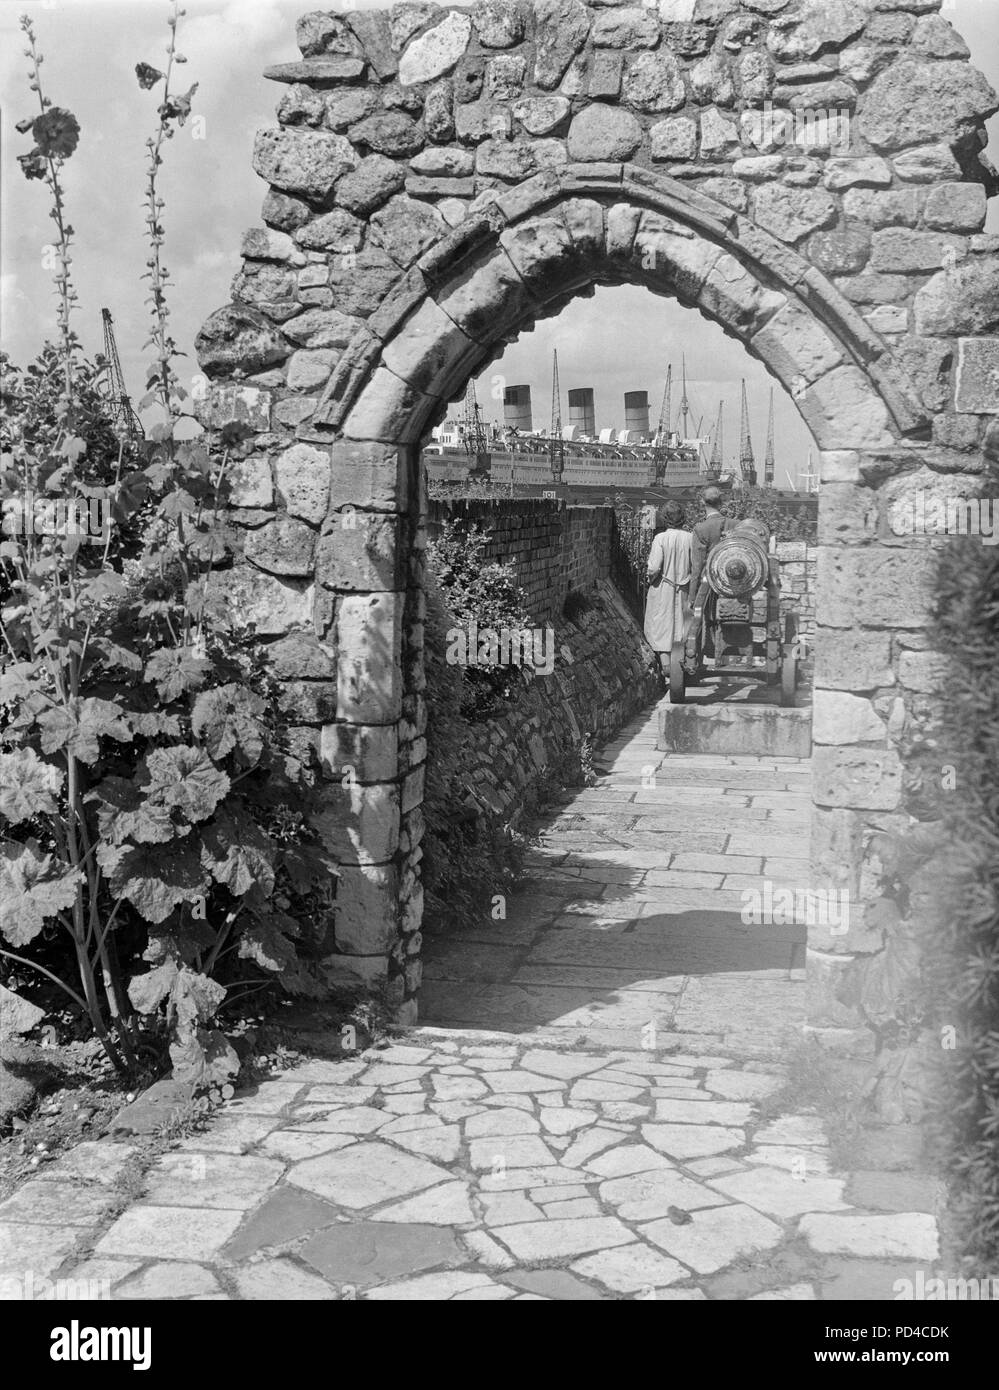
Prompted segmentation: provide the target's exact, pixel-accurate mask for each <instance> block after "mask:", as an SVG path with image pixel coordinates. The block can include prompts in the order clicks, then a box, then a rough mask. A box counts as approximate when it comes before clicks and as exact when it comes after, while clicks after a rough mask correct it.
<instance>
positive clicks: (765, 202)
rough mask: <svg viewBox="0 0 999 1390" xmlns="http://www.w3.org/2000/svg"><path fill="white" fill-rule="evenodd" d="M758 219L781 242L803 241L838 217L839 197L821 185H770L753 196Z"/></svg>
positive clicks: (755, 214)
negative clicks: (801, 186)
mask: <svg viewBox="0 0 999 1390" xmlns="http://www.w3.org/2000/svg"><path fill="white" fill-rule="evenodd" d="M753 209H754V214H753V215H754V217H755V220H756V221H757V222H758V223H759V224H760V226H761V227H763V228H764V230H766V231H768V232H772V233H773V235H774V236H776V237H780V239H781V241H789V242H792V243H793V242H797V241H801V239H802V237H805V236H807V235H808V234H809V232H815V231H818V229H819V228H820V227H826V226H828V225H829V223H830V222H833V221H834V220H835V218H836V214H837V207H836V200H835V199H834V198H833V197H832V196H831V195H830V194H829V193H827V192H825V190H824V189H821V188H788V187H787V186H786V185H784V184H766V185H764V186H763V187H762V188H760V189H758V190H757V192H756V193H755V195H754V199H753Z"/></svg>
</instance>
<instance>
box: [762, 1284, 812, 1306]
mask: <svg viewBox="0 0 999 1390" xmlns="http://www.w3.org/2000/svg"><path fill="white" fill-rule="evenodd" d="M814 1298H815V1290H814V1289H813V1288H812V1286H811V1284H789V1285H788V1286H787V1288H784V1289H768V1290H767V1291H766V1292H765V1293H754V1294H750V1296H749V1300H748V1301H749V1302H750V1303H778V1302H779V1303H800V1302H805V1301H807V1300H809V1299H814Z"/></svg>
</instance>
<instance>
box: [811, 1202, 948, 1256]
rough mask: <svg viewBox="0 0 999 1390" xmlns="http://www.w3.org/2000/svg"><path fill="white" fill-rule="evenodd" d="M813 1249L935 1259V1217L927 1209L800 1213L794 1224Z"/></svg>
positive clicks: (850, 1253)
mask: <svg viewBox="0 0 999 1390" xmlns="http://www.w3.org/2000/svg"><path fill="white" fill-rule="evenodd" d="M798 1229H799V1231H800V1232H801V1234H802V1235H803V1236H804V1237H805V1239H806V1240H807V1241H808V1244H809V1245H810V1246H811V1247H812V1249H813V1250H815V1251H818V1252H819V1253H820V1254H825V1255H866V1256H869V1257H870V1258H871V1259H903V1260H904V1259H912V1260H927V1261H929V1260H935V1259H936V1258H937V1257H938V1255H939V1237H938V1233H937V1223H936V1220H935V1219H934V1218H933V1217H932V1216H930V1215H929V1214H928V1213H927V1212H899V1213H897V1214H895V1215H892V1216H824V1215H809V1216H803V1217H802V1218H801V1222H800V1224H799V1227H798Z"/></svg>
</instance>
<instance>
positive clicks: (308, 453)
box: [274, 444, 330, 525]
mask: <svg viewBox="0 0 999 1390" xmlns="http://www.w3.org/2000/svg"><path fill="white" fill-rule="evenodd" d="M274 477H275V481H276V483H277V490H278V500H279V501H280V502H282V503H283V504H284V506H285V507H286V509H287V511H288V514H289V515H290V516H295V517H299V518H300V519H301V520H303V521H311V522H313V523H314V524H317V525H318V523H319V522H321V521H322V520H323V518H324V517H325V516H326V512H327V510H328V509H329V499H330V458H329V454H328V453H327V452H326V450H325V449H317V448H315V447H314V446H313V445H311V444H292V446H291V447H290V448H289V449H285V451H284V453H282V454H279V455H278V458H277V459H276V460H275V463H274Z"/></svg>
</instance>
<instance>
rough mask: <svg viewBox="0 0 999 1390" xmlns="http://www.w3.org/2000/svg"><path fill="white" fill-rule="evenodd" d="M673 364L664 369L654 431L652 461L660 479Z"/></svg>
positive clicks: (666, 441)
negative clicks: (663, 381) (664, 385)
mask: <svg viewBox="0 0 999 1390" xmlns="http://www.w3.org/2000/svg"><path fill="white" fill-rule="evenodd" d="M672 396H673V364H672V362H671V363H670V364H669V366H668V367H667V368H666V390H665V391H664V392H663V403H662V408H661V409H660V411H659V425H658V427H657V429H656V440H655V448H654V450H653V454H652V459H653V462H654V463H655V466H656V477H657V478H658V477H660V475H661V474H662V471H663V469H664V468H665V467H666V459H667V455H668V452H669V439H670V415H671V414H672Z"/></svg>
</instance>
